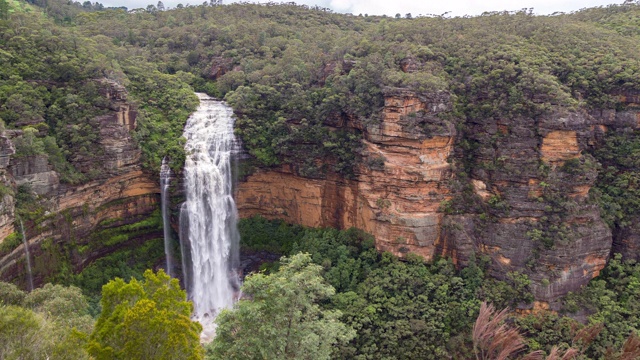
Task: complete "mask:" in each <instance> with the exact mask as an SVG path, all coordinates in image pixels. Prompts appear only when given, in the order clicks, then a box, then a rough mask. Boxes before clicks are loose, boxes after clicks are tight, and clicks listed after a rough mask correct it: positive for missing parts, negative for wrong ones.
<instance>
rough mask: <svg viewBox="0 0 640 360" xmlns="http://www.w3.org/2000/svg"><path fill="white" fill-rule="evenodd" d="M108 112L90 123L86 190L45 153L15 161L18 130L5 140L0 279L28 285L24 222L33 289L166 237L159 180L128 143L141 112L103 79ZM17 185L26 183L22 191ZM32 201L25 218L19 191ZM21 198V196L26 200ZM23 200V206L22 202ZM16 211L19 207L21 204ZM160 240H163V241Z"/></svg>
mask: <svg viewBox="0 0 640 360" xmlns="http://www.w3.org/2000/svg"><path fill="white" fill-rule="evenodd" d="M101 84H102V85H101V87H102V91H103V95H104V96H105V97H107V98H108V99H109V100H110V102H109V109H108V110H107V114H106V115H103V116H99V117H96V118H94V119H91V120H90V121H91V123H92V125H93V126H94V128H95V129H96V131H97V132H98V133H99V137H98V142H97V143H96V144H95V149H93V150H94V151H96V152H100V154H101V155H100V159H99V165H98V168H99V169H100V173H99V175H97V176H95V177H94V179H93V180H91V181H88V182H85V183H83V184H81V185H69V184H64V183H61V181H60V176H59V174H58V173H56V171H54V169H53V167H52V166H51V165H50V164H49V162H48V160H47V157H46V155H36V156H27V157H16V156H15V155H14V153H15V149H14V146H13V143H12V138H17V137H19V136H21V135H22V132H21V131H19V130H14V131H5V132H4V133H3V135H2V136H1V137H0V180H1V181H2V186H3V187H4V188H6V189H7V191H5V194H4V196H3V198H2V201H1V202H0V208H2V210H3V211H2V215H1V216H0V239H3V240H0V241H2V242H12V241H13V242H15V244H16V245H17V244H19V245H17V246H10V245H9V244H4V245H6V246H2V245H3V244H2V243H1V242H0V249H2V251H0V280H3V281H11V282H14V283H17V284H20V285H22V286H23V287H26V278H25V274H26V271H25V270H26V269H25V266H26V261H25V257H24V248H23V245H22V242H21V241H16V239H19V238H20V234H19V222H20V220H22V222H23V223H24V230H25V235H26V238H27V239H28V243H29V248H30V251H31V257H32V265H33V273H34V283H35V284H36V286H38V285H39V284H42V283H44V282H46V281H50V280H52V277H55V276H58V277H61V276H62V277H64V275H65V273H67V272H75V273H77V272H79V271H80V270H82V269H83V268H84V267H86V266H87V265H89V264H90V263H91V262H92V261H94V260H96V259H98V258H100V257H103V256H105V255H108V254H110V253H112V252H114V251H116V250H118V249H121V248H124V247H135V246H139V245H141V244H142V243H144V242H146V241H152V240H155V241H158V240H159V239H162V222H161V218H160V215H159V213H157V209H158V208H159V206H158V202H159V194H158V193H159V186H158V184H157V180H156V179H155V178H154V177H152V176H150V174H147V173H145V172H143V171H142V169H141V166H140V150H139V149H138V148H137V146H136V145H135V143H134V141H133V139H132V138H131V135H130V131H131V130H133V129H135V127H136V115H137V113H136V110H135V107H134V106H132V105H131V104H130V103H129V102H128V101H127V94H126V91H125V90H124V88H123V87H121V86H119V85H117V84H115V83H113V82H109V81H106V80H105V81H102V82H101ZM73 164H74V165H75V166H76V168H78V169H83V167H87V168H89V167H94V168H95V165H96V164H95V163H94V164H91V163H89V160H88V159H82V158H76V159H73ZM20 185H27V186H28V188H27V190H25V188H24V187H23V188H22V189H20V188H19V186H20ZM25 191H26V192H28V193H30V196H33V197H35V198H34V199H32V200H34V201H33V204H31V205H32V207H31V208H29V210H31V211H29V212H27V213H26V215H25V214H23V218H22V219H20V218H19V216H18V215H17V212H16V198H18V197H20V192H23V193H24V192H25ZM23 195H24V194H23ZM23 201H24V200H23ZM18 205H19V204H18ZM159 241H162V240H159Z"/></svg>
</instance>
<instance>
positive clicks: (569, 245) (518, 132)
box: [236, 89, 640, 301]
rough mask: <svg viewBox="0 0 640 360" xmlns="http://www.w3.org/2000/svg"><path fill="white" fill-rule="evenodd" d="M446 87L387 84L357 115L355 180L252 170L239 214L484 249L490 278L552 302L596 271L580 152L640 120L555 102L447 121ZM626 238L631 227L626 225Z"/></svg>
mask: <svg viewBox="0 0 640 360" xmlns="http://www.w3.org/2000/svg"><path fill="white" fill-rule="evenodd" d="M450 107H451V104H450V102H449V99H448V97H447V96H446V95H444V94H434V95H433V96H431V97H427V96H419V95H417V94H414V93H410V92H407V91H404V90H401V89H388V90H387V95H386V97H385V106H384V109H383V113H382V121H381V122H380V123H379V124H377V125H368V126H364V125H361V124H354V121H344V122H343V123H345V124H347V125H346V126H352V127H356V128H359V129H360V130H362V132H363V134H364V140H363V142H364V149H363V150H362V151H361V153H360V154H359V155H360V156H361V160H362V161H360V165H358V168H357V169H356V171H355V173H356V176H355V178H353V179H345V178H342V177H340V176H338V175H336V174H331V173H329V174H327V175H326V176H325V177H324V178H321V179H311V178H306V177H303V176H300V175H298V174H296V172H295V171H294V170H293V169H291V168H290V167H287V166H282V167H279V168H275V169H274V168H272V169H258V170H256V171H255V172H254V173H253V174H251V175H249V176H248V177H246V178H245V179H244V181H242V182H241V183H240V184H239V185H238V188H237V191H236V198H237V204H238V209H239V212H240V215H241V216H242V217H250V216H253V215H262V216H264V217H267V218H270V219H276V218H277V219H284V220H286V221H288V222H291V223H296V224H301V225H305V226H312V227H318V226H331V227H338V228H343V229H345V228H349V227H357V228H360V229H363V230H365V231H367V232H369V233H371V234H373V235H374V236H375V238H376V246H377V248H378V249H379V250H381V251H390V252H393V253H395V254H397V255H401V256H402V255H403V254H405V253H408V252H413V253H417V254H419V255H421V256H423V257H424V258H425V259H432V258H433V257H434V256H438V255H443V256H449V257H452V258H453V260H454V262H456V263H458V264H459V265H465V264H467V263H468V262H469V261H471V260H472V259H474V258H478V257H480V256H488V257H489V258H490V259H491V262H490V263H491V265H490V270H491V272H492V273H493V274H494V275H495V276H497V277H499V278H505V277H507V276H509V275H508V274H510V273H514V272H518V273H524V274H527V275H528V276H529V277H530V279H531V280H532V289H533V291H534V295H535V297H536V298H537V299H538V300H542V301H553V300H555V299H557V298H558V297H560V296H562V295H564V294H566V293H567V292H569V291H575V290H577V289H579V288H580V287H581V286H583V285H584V284H586V283H587V282H588V281H589V280H590V279H591V278H593V277H595V276H597V275H598V274H599V271H600V270H601V269H602V268H603V267H604V265H605V264H606V261H607V259H608V257H609V256H610V252H611V249H612V242H613V237H612V233H611V230H610V229H609V228H608V227H607V225H606V224H605V223H604V221H603V220H602V219H601V217H600V212H599V209H598V207H597V206H596V205H595V204H594V203H593V202H592V201H591V200H590V199H589V191H590V189H591V187H592V186H593V185H594V183H595V180H596V177H597V171H596V169H595V168H596V165H595V163H596V161H595V159H593V158H592V157H591V156H590V155H589V154H588V152H587V150H588V149H589V148H591V147H593V146H596V145H597V143H598V142H599V141H601V139H602V136H603V134H604V133H605V132H606V131H610V130H612V129H616V128H618V127H629V126H631V127H632V128H638V127H639V126H640V123H638V122H637V121H636V122H634V121H631V120H630V119H638V115H637V113H636V112H633V111H632V110H626V111H618V112H616V111H614V110H606V111H601V112H594V113H587V112H584V111H566V110H563V109H558V110H556V111H555V112H554V113H553V114H552V115H549V116H547V117H545V118H542V119H530V118H516V119H499V120H495V119H491V120H486V121H478V122H476V123H471V124H467V125H466V126H465V127H464V128H463V129H462V130H456V126H455V119H453V120H445V119H447V117H446V116H441V115H442V114H444V113H445V112H447V111H448V110H450ZM626 236H627V237H629V235H626Z"/></svg>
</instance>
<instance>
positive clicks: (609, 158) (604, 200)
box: [594, 129, 640, 228]
mask: <svg viewBox="0 0 640 360" xmlns="http://www.w3.org/2000/svg"><path fill="white" fill-rule="evenodd" d="M594 156H595V157H596V158H597V159H598V161H599V162H600V163H601V164H602V171H600V172H599V174H598V179H597V181H596V189H595V192H594V195H596V198H597V201H598V204H599V205H600V208H601V209H602V217H603V219H604V220H605V221H606V222H607V224H609V226H610V227H612V228H614V227H615V228H625V227H627V226H629V225H631V224H633V223H634V222H635V221H637V216H636V215H637V214H638V213H640V131H638V130H635V131H633V130H630V129H623V130H622V131H608V132H607V134H606V135H605V139H604V144H603V146H602V147H600V148H599V149H597V150H595V152H594Z"/></svg>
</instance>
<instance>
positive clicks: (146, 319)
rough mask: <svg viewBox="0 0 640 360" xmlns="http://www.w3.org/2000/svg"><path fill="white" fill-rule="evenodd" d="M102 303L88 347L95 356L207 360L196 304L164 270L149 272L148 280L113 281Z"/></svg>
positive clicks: (107, 357) (101, 357)
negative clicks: (195, 317) (194, 312)
mask: <svg viewBox="0 0 640 360" xmlns="http://www.w3.org/2000/svg"><path fill="white" fill-rule="evenodd" d="M101 304H102V313H101V314H100V317H99V318H98V321H97V322H96V325H95V329H94V331H93V333H92V334H91V338H90V341H89V345H88V347H87V348H88V351H89V353H90V354H91V356H93V357H95V358H96V359H202V357H203V354H202V352H203V351H202V348H201V346H200V345H199V333H200V331H201V330H202V327H201V326H200V324H198V323H197V322H193V321H191V320H190V318H189V317H190V316H191V311H192V308H193V306H192V304H191V303H190V302H188V301H187V299H186V293H185V292H184V291H183V290H180V286H179V284H178V280H176V279H171V278H170V277H169V276H168V275H166V274H165V273H164V272H163V271H162V270H160V271H159V272H158V273H153V272H152V271H151V270H147V271H146V272H145V274H144V280H143V281H137V280H135V279H131V281H130V282H128V283H126V282H125V281H124V280H122V279H120V278H116V279H115V280H112V281H110V282H109V283H108V284H106V285H105V286H104V287H103V288H102V300H101Z"/></svg>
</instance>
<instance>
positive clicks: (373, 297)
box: [0, 0, 640, 359]
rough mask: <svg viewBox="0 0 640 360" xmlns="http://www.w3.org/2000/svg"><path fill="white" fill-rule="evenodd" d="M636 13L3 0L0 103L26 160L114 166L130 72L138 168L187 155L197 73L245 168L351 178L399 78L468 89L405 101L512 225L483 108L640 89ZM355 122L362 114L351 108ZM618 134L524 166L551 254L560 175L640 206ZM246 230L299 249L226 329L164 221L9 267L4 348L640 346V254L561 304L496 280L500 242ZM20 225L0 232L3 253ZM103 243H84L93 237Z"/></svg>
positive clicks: (426, 133) (623, 354)
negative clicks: (491, 178) (167, 262)
mask: <svg viewBox="0 0 640 360" xmlns="http://www.w3.org/2000/svg"><path fill="white" fill-rule="evenodd" d="M639 19H640V5H637V4H635V3H630V2H626V3H625V4H624V5H612V6H608V7H601V8H593V9H583V10H580V11H577V12H574V13H570V14H563V13H560V14H554V15H551V16H536V15H533V14H532V13H531V11H530V10H527V9H523V10H521V11H513V12H492V13H485V14H483V15H481V16H476V17H456V18H448V17H445V16H439V17H438V16H435V17H433V16H432V17H416V18H411V17H410V16H407V17H401V16H396V17H386V16H362V15H361V16H353V15H345V14H336V13H333V12H331V11H330V10H329V9H325V8H320V7H308V6H300V5H295V4H292V3H287V4H275V3H267V4H261V5H258V4H246V3H243V4H237V3H234V4H230V5H221V4H219V3H218V2H217V1H212V2H211V3H205V4H202V5H198V6H189V5H187V6H178V8H176V9H164V7H163V6H161V3H158V5H157V6H154V5H149V6H148V7H146V8H144V9H135V10H132V11H129V10H128V9H126V8H105V7H104V6H102V5H101V4H99V3H93V4H92V3H91V2H89V1H87V2H85V3H83V4H81V3H78V2H72V1H66V0H29V1H26V2H24V1H19V0H0V64H2V65H1V66H0V123H1V124H2V130H3V131H4V133H5V134H14V135H12V136H13V142H14V144H15V154H12V156H13V157H15V158H18V159H20V158H22V159H26V158H30V157H36V156H39V157H44V158H46V161H47V163H48V164H49V165H50V166H51V167H52V168H53V169H54V170H55V171H56V172H57V173H58V174H60V182H61V183H63V184H66V185H69V186H79V185H82V184H85V183H87V182H90V181H92V180H100V179H106V178H108V177H109V176H110V174H107V173H105V171H104V169H103V168H102V167H100V166H99V163H100V158H101V155H102V154H101V153H100V149H99V148H98V147H96V146H95V143H96V142H97V139H98V134H97V133H96V131H95V128H96V126H97V123H96V121H95V119H96V118H98V117H100V116H101V115H105V114H107V113H108V112H109V111H112V110H113V109H111V108H110V106H111V104H110V103H109V101H107V100H106V99H105V97H104V84H105V83H108V84H117V85H118V86H121V87H124V88H126V91H127V92H128V96H129V98H128V101H130V102H131V103H132V104H134V105H135V106H136V108H137V112H138V115H137V127H136V129H135V130H134V131H133V135H132V136H133V138H134V140H135V142H136V144H137V146H138V147H139V148H140V150H141V154H142V157H141V164H142V168H143V170H144V171H146V172H149V173H154V174H157V173H158V170H159V168H160V164H161V161H162V159H164V158H167V159H169V160H170V165H171V168H172V169H173V170H174V172H175V173H178V174H180V173H181V169H182V166H183V164H184V159H185V155H186V154H185V152H184V138H182V137H181V134H182V131H183V128H184V125H185V122H186V120H187V117H188V115H189V114H190V113H191V112H193V111H194V110H195V109H196V107H197V104H198V99H197V98H196V96H195V95H194V93H193V92H194V91H199V92H205V93H207V94H209V95H211V96H214V97H216V98H221V99H224V100H225V101H227V102H228V103H229V104H230V105H231V106H232V107H233V109H234V111H235V113H236V116H237V121H236V134H237V135H238V137H239V138H240V139H241V141H242V144H243V146H244V148H245V150H246V152H247V154H248V159H246V161H245V163H244V164H243V169H242V171H243V174H244V172H246V173H251V172H252V171H254V170H255V169H256V168H260V169H269V168H276V167H279V166H283V165H285V166H288V167H290V168H291V169H293V170H292V171H293V172H294V173H295V174H297V175H300V176H304V177H308V178H313V179H323V178H326V177H327V176H331V175H332V174H338V175H340V176H341V177H344V178H345V179H354V178H356V176H357V169H358V167H360V166H367V167H372V168H375V167H376V166H380V164H376V163H373V162H372V160H371V158H367V159H365V158H364V157H363V156H362V151H361V150H362V148H363V143H362V139H363V136H364V135H363V134H364V132H366V131H367V129H368V127H370V126H375V125H377V124H379V123H380V122H381V111H382V109H383V107H384V105H385V96H386V95H389V94H394V93H396V92H397V91H398V89H402V90H403V91H409V92H412V93H416V94H421V95H424V96H430V97H437V98H443V99H446V101H447V103H448V104H450V105H451V106H449V107H447V108H446V110H445V111H442V112H440V113H438V115H437V117H435V118H434V117H430V116H427V114H425V113H424V112H417V113H412V114H411V115H410V116H409V117H410V118H409V119H407V121H408V123H409V126H410V127H411V129H412V131H416V132H418V133H420V136H422V137H425V138H428V137H431V136H434V135H436V134H439V133H441V132H442V131H443V129H447V131H449V130H452V129H453V131H455V132H456V133H457V134H458V137H457V140H456V141H457V145H458V147H457V150H456V152H455V154H454V156H455V157H456V161H455V166H454V167H453V170H452V171H453V173H455V180H452V182H453V184H452V189H454V191H453V192H452V193H453V195H452V198H451V199H450V200H448V201H446V202H443V204H442V213H444V214H464V213H473V214H476V215H478V217H479V218H480V219H482V221H485V222H498V219H499V218H500V217H501V216H503V215H504V214H507V213H508V212H509V205H508V204H507V202H506V201H504V199H502V198H500V197H499V196H494V197H492V198H490V199H489V201H488V203H483V202H482V201H480V200H478V198H477V196H475V195H474V194H473V187H472V186H471V185H470V179H471V178H472V177H473V176H475V175H477V172H478V171H482V172H487V173H491V171H495V169H496V168H500V169H502V170H504V171H511V172H517V171H521V170H520V169H517V168H516V166H515V165H514V164H511V163H509V161H510V159H508V158H507V157H504V156H499V154H498V150H499V149H500V148H502V147H503V146H504V144H506V140H505V139H504V138H503V137H501V135H500V132H494V133H493V134H487V133H479V132H478V131H477V129H478V127H477V125H478V124H480V123H482V121H483V119H523V118H526V119H533V121H535V122H536V123H538V122H543V121H544V119H545V118H547V117H551V116H554V115H555V114H557V113H558V112H560V111H563V112H580V111H581V112H584V113H595V112H602V109H613V110H623V109H628V108H632V107H633V106H636V107H637V106H638V105H639V104H634V103H633V101H631V100H629V99H631V98H633V97H634V96H637V94H639V93H640V76H639V75H640V41H639V40H640V30H639V29H640V23H639V21H640V20H639ZM559 109H560V110H559ZM636 121H637V119H636ZM346 122H355V123H358V124H359V125H358V126H339V124H343V123H346ZM617 130H619V131H609V132H606V133H603V134H602V136H601V138H598V139H596V140H597V142H598V144H597V145H598V146H595V144H594V146H591V147H590V148H588V149H586V150H585V151H584V159H581V160H579V161H578V160H574V161H571V160H569V161H566V162H565V163H564V164H563V165H562V166H560V167H558V168H557V169H555V168H554V169H551V168H549V167H548V166H545V165H544V164H540V163H537V162H535V161H533V160H532V163H531V164H526V165H527V166H528V168H530V169H532V171H533V172H535V173H536V174H537V175H536V176H539V177H543V178H544V179H545V180H544V181H543V182H541V188H542V190H541V194H540V196H539V197H538V200H537V201H538V202H539V203H540V204H541V208H542V209H543V211H544V213H545V216H544V219H543V220H542V221H541V222H540V223H539V224H538V225H537V226H538V227H532V228H531V230H530V231H529V232H528V233H527V234H528V236H529V237H530V239H531V241H534V242H535V243H536V246H537V248H536V251H539V252H543V251H545V250H549V249H553V248H554V247H555V246H556V245H557V244H560V243H563V242H568V241H569V240H570V238H571V236H572V234H571V229H570V228H569V227H567V226H565V223H564V222H563V221H564V216H565V214H566V213H568V212H571V211H573V210H574V209H575V208H576V207H577V205H576V203H575V202H574V201H573V200H572V199H570V198H569V197H568V196H567V194H566V192H567V190H566V186H564V185H563V184H565V183H567V182H580V181H583V180H584V179H583V178H582V177H584V176H586V175H585V174H587V175H588V176H591V175H593V178H594V182H595V186H594V187H593V188H592V189H591V190H590V193H589V198H588V200H587V201H588V204H589V205H593V206H594V207H596V208H597V209H598V212H599V214H600V216H601V218H602V219H603V220H604V221H605V222H606V225H607V226H608V227H609V229H610V231H611V232H613V233H616V234H618V233H620V234H625V232H629V231H631V230H630V229H631V228H633V227H634V226H636V225H637V222H638V220H639V218H638V214H639V212H640V130H638V127H636V128H633V127H627V128H621V129H617ZM488 152H491V153H492V154H493V155H492V156H488V155H487V153H488ZM383 163H384V162H383ZM519 165H522V164H519ZM478 169H480V170H478ZM522 171H528V170H522ZM241 175H242V174H241ZM0 195H1V196H2V197H4V196H5V195H6V196H11V197H14V198H15V213H16V216H17V218H19V219H20V221H22V220H24V221H25V222H31V223H34V224H36V225H35V227H37V226H38V224H39V222H40V221H43V219H45V218H46V217H47V216H49V214H48V211H47V206H49V204H48V203H47V200H46V199H44V198H42V197H40V196H39V195H38V194H36V193H35V192H34V191H33V189H31V188H30V187H29V186H27V185H21V186H17V187H16V188H15V190H14V189H13V188H12V187H10V186H5V185H0ZM108 221H109V220H103V222H102V223H101V224H102V225H104V226H107V225H108V224H107V223H108ZM159 228H162V218H161V217H160V214H159V212H158V211H156V212H154V213H153V214H152V215H151V216H150V217H148V218H146V219H144V220H143V221H139V222H136V223H134V224H127V225H124V226H121V227H119V228H118V232H113V231H111V232H110V231H109V230H104V231H101V232H96V233H95V234H94V235H93V237H92V238H91V241H95V242H98V243H102V244H103V245H106V246H110V245H112V244H111V243H110V242H113V243H114V244H115V243H116V242H118V241H123V240H122V238H123V237H124V238H127V237H126V236H125V235H123V234H133V233H136V232H139V233H140V234H143V233H144V232H145V231H147V230H149V229H153V230H157V229H159ZM239 228H240V232H241V247H242V251H243V252H245V253H251V254H253V253H268V254H272V255H274V254H275V255H274V256H276V257H280V256H282V258H281V259H280V260H279V261H275V262H265V263H264V264H262V267H261V268H260V270H259V271H257V272H256V273H254V274H251V275H249V276H247V277H246V278H245V281H244V285H243V293H244V294H245V295H246V296H245V298H243V299H242V300H241V301H239V303H238V304H237V305H236V307H234V308H233V309H231V310H227V311H224V312H223V313H222V314H221V315H220V316H219V317H218V319H217V324H218V330H217V336H216V338H215V339H214V340H213V342H211V343H209V344H206V345H201V344H200V342H199V332H200V331H201V327H200V325H199V324H198V323H197V322H194V321H192V320H191V319H190V314H191V311H192V304H191V303H190V302H189V301H188V299H187V295H186V292H185V291H184V290H183V289H181V288H180V284H179V282H178V280H176V279H171V278H170V277H169V276H167V275H166V274H165V273H164V271H162V270H159V268H160V267H161V266H160V265H159V262H158V259H160V258H162V257H163V256H164V253H163V248H162V243H161V241H156V239H154V240H153V241H148V242H145V243H144V244H142V245H139V246H135V247H130V248H125V249H122V250H118V251H114V252H112V253H109V254H106V255H104V256H102V257H100V258H98V259H95V260H93V261H91V263H90V264H86V266H84V267H83V268H81V269H78V268H73V266H72V265H71V262H70V261H67V262H65V261H61V263H62V265H61V266H60V267H59V268H57V269H56V271H52V272H51V273H50V274H48V276H47V278H46V279H45V280H46V282H47V284H46V285H43V286H42V287H40V288H38V289H35V290H33V291H32V292H25V291H23V290H21V289H20V288H18V287H17V286H15V285H13V284H9V283H2V282H0V358H3V359H39V358H46V357H49V358H56V359H57V358H62V359H84V358H86V359H88V358H95V359H182V358H184V359H202V358H206V359H261V358H267V359H306V358H308V359H328V358H337V359H418V358H420V359H422V358H424V359H448V358H451V359H472V358H476V359H507V358H509V359H636V358H640V338H638V334H640V318H639V316H640V312H639V311H640V309H638V304H640V264H638V263H637V261H636V260H635V259H634V258H633V257H629V256H627V257H623V256H622V255H620V254H611V257H610V259H609V261H608V263H607V265H606V267H605V268H604V270H602V271H601V272H600V274H599V276H598V277H596V278H595V279H593V280H592V281H591V282H590V283H589V284H588V285H587V286H585V287H584V288H582V289H581V290H580V291H578V292H572V293H569V294H568V295H566V296H564V297H562V298H561V299H559V300H558V301H557V304H556V306H555V309H553V310H545V309H538V308H537V307H536V303H535V298H534V296H533V290H532V280H531V279H530V277H529V276H528V275H527V274H525V273H522V272H508V273H506V274H504V276H502V277H500V278H499V279H498V278H495V277H494V276H491V274H492V271H491V270H490V263H491V259H489V258H487V257H485V256H482V255H478V256H477V257H473V258H471V259H469V261H468V264H467V266H465V267H460V266H457V264H454V261H453V260H452V259H449V258H441V257H438V256H436V257H435V258H434V259H432V260H431V261H428V262H425V261H424V259H423V258H421V257H419V256H417V255H414V254H411V253H409V254H407V255H406V256H405V257H403V258H402V259H401V258H399V257H397V256H395V255H393V254H391V253H389V252H379V251H378V250H377V249H376V246H375V239H374V238H373V237H372V236H371V235H369V234H366V233H365V232H363V231H361V230H357V229H350V230H346V231H340V230H337V229H313V228H306V227H302V226H299V225H292V224H287V223H285V222H283V221H277V220H276V221H270V220H266V219H264V218H261V217H253V218H249V219H244V220H242V221H241V222H240V224H239ZM24 236H25V235H24V231H23V232H22V235H20V234H18V232H17V231H16V232H14V233H12V234H11V235H8V236H7V237H6V238H4V239H3V240H2V241H0V255H2V256H5V255H7V254H10V253H11V252H12V251H13V250H15V249H16V248H18V247H19V246H20V245H21V244H22V241H23V240H26V239H24V238H23V237H24ZM174 245H175V244H174ZM66 246H68V247H69V248H71V247H72V246H71V245H66ZM86 247H87V249H88V250H87V249H82V248H73V249H70V250H69V251H70V252H82V251H84V250H86V251H89V250H95V249H91V247H90V246H89V245H86ZM175 247H176V251H177V245H175ZM60 257H62V255H60ZM535 260H536V258H533V260H532V261H531V262H532V264H531V266H530V271H531V272H532V273H534V272H535V271H536V268H535V266H536V264H535ZM149 269H151V270H149ZM152 270H154V271H152ZM542 282H544V280H543V281H542ZM486 304H491V305H490V306H487V305H486ZM502 309H509V310H508V312H506V313H501V312H500V311H501V310H502ZM256 319H260V321H256ZM150 344H154V345H157V346H150Z"/></svg>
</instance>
